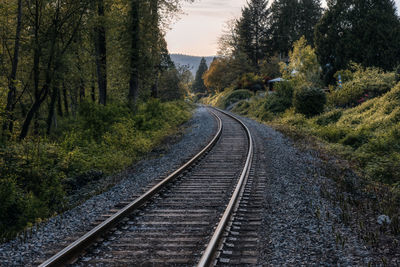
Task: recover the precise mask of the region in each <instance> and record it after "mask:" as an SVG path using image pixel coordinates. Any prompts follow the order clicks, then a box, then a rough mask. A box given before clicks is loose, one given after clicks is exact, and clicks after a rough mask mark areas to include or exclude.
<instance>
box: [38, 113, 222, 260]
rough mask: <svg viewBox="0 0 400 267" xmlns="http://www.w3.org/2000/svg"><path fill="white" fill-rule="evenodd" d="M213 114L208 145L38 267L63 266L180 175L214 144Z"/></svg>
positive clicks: (220, 130) (220, 126)
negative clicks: (212, 132)
mask: <svg viewBox="0 0 400 267" xmlns="http://www.w3.org/2000/svg"><path fill="white" fill-rule="evenodd" d="M211 113H212V114H213V116H214V117H215V118H216V120H217V122H218V130H217V133H216V135H215V136H214V138H213V139H212V140H211V141H210V142H209V143H208V145H207V146H206V147H205V148H203V149H202V150H201V151H200V152H199V153H198V154H196V155H195V156H194V157H193V158H192V159H190V160H189V161H188V162H186V163H185V164H184V165H183V166H181V167H180V168H179V169H178V170H176V171H175V172H173V173H172V174H170V175H169V176H168V177H167V178H165V179H164V180H162V181H161V182H160V183H158V184H157V185H155V186H154V187H152V188H151V189H150V190H148V191H147V192H146V193H145V194H143V195H142V196H140V197H139V198H137V199H135V200H134V201H133V202H131V203H130V204H128V205H127V206H125V207H124V208H122V209H121V210H119V211H118V212H117V213H115V214H114V215H112V216H111V217H110V218H108V219H107V220H105V221H104V222H102V223H101V224H99V225H98V226H96V227H95V228H93V229H92V230H91V231H89V232H88V233H86V234H85V235H83V236H82V237H80V238H79V239H77V240H76V241H74V242H73V243H71V244H70V245H68V246H67V247H65V248H64V249H63V250H61V251H60V252H58V253H57V254H55V255H54V256H52V257H51V258H50V259H48V260H46V261H45V262H43V263H42V264H41V265H39V267H49V266H63V265H66V264H68V263H70V262H71V261H72V260H73V259H75V258H76V257H78V256H79V255H80V254H81V253H82V251H83V250H84V249H85V248H87V247H88V246H90V245H91V244H92V243H94V242H95V241H96V239H97V238H99V237H100V236H101V235H102V234H104V233H105V232H107V230H109V229H110V228H112V227H113V226H114V225H116V224H117V223H118V222H120V221H121V220H122V219H123V218H124V217H126V216H127V215H128V214H129V213H131V212H132V211H134V210H136V209H138V208H140V207H141V206H142V205H143V204H144V203H146V202H147V201H148V200H149V199H151V198H152V197H153V196H154V195H156V194H157V193H158V192H160V191H161V190H162V189H163V188H164V187H165V186H166V185H167V184H169V183H170V182H172V181H173V180H174V179H176V178H177V177H178V176H179V175H181V174H182V173H183V172H184V171H186V170H187V169H189V168H190V167H191V165H192V164H193V163H194V162H195V161H197V160H198V159H199V158H200V157H201V156H203V155H204V154H205V153H206V152H207V151H208V150H209V149H210V148H211V147H212V146H214V145H215V144H216V142H217V141H218V139H219V138H220V136H221V134H222V127H223V125H222V120H221V118H219V117H218V115H217V114H216V113H215V112H213V111H211Z"/></svg>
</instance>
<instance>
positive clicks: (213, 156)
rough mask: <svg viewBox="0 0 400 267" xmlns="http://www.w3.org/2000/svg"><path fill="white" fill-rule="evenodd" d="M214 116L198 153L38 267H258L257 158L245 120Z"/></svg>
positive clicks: (261, 181) (259, 204)
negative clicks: (255, 266) (212, 130)
mask: <svg viewBox="0 0 400 267" xmlns="http://www.w3.org/2000/svg"><path fill="white" fill-rule="evenodd" d="M211 112H212V113H213V115H214V116H215V118H216V120H217V121H218V130H217V133H216V135H215V137H214V138H213V140H212V141H211V142H210V143H209V144H208V145H207V146H206V147H205V148H204V149H203V150H202V151H201V152H199V153H198V154H197V155H196V156H195V157H194V158H192V159H191V160H189V161H188V163H186V164H185V165H184V166H182V167H181V168H179V169H178V170H177V171H175V172H174V173H172V174H171V175H170V176H168V177H167V178H165V179H163V180H161V181H159V182H158V183H157V184H156V185H155V186H153V187H152V188H151V189H149V190H148V191H147V192H146V193H145V194H144V195H141V196H139V197H137V198H136V199H134V200H133V201H131V202H129V203H122V204H121V205H119V206H123V207H122V208H121V209H114V210H113V211H110V212H109V213H112V214H107V215H105V216H104V219H105V220H104V221H99V224H98V225H97V226H96V227H94V228H93V229H92V230H91V231H89V232H87V233H85V234H83V236H82V237H80V238H79V239H77V240H75V241H74V242H72V243H71V244H70V245H68V246H66V247H65V248H64V249H62V250H61V251H59V252H57V253H56V254H55V255H54V256H52V257H51V258H49V259H48V260H46V261H45V262H43V263H42V264H41V265H40V266H42V267H44V266H60V265H70V264H71V265H74V266H121V265H123V266H128V265H129V266H143V265H146V266H148V265H150V266H153V265H184V266H193V265H197V266H210V265H214V264H217V265H227V264H228V265H230V264H257V259H258V255H257V248H258V237H257V233H258V232H257V231H258V230H257V229H258V228H259V227H260V225H261V222H262V219H261V209H262V206H263V203H262V202H263V197H262V191H263V188H264V187H265V184H264V183H265V181H264V179H262V176H263V174H260V173H257V171H256V169H257V165H258V164H259V163H260V158H259V156H258V155H255V153H254V147H253V143H254V142H253V139H252V136H251V133H250V131H249V129H248V128H247V127H246V126H245V125H244V124H243V123H242V122H241V121H240V120H238V119H236V118H234V117H232V116H230V115H228V114H226V113H223V112H222V111H217V110H213V111H211ZM253 161H254V162H253Z"/></svg>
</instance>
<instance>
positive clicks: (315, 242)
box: [242, 118, 372, 266]
mask: <svg viewBox="0 0 400 267" xmlns="http://www.w3.org/2000/svg"><path fill="white" fill-rule="evenodd" d="M242 119H243V121H244V122H245V123H246V124H247V126H248V127H249V128H250V131H251V132H252V134H253V137H254V138H255V139H261V142H260V143H262V144H263V145H264V151H265V158H266V162H265V164H264V166H263V167H264V168H265V172H266V174H267V175H266V179H267V189H266V192H265V198H266V201H265V202H266V203H267V206H266V207H265V210H264V212H265V214H264V219H263V221H264V223H263V227H262V230H261V231H262V233H261V234H260V235H261V240H262V241H261V246H260V249H261V250H262V251H260V255H261V256H260V261H261V264H262V265H265V266H283V265H284V266H287V265H290V266H304V265H307V266H309V265H313V266H337V265H339V266H365V265H368V263H369V262H370V261H371V260H372V259H371V256H370V253H369V251H368V249H367V248H366V246H365V245H364V244H363V242H362V241H361V240H360V239H359V237H358V235H357V234H356V233H353V232H352V230H351V229H350V228H349V227H348V226H346V225H345V224H343V223H342V222H341V219H340V217H341V210H340V208H338V207H336V205H335V204H333V203H332V202H330V201H328V200H326V199H325V198H324V197H322V196H321V188H322V187H323V188H324V190H330V191H334V190H336V188H335V187H336V185H335V184H334V182H333V181H332V180H331V179H329V178H327V177H325V176H324V175H323V169H322V168H320V167H321V161H320V159H318V157H317V156H316V155H314V154H313V153H312V152H311V151H300V150H298V149H297V148H295V146H294V144H293V143H292V142H291V141H290V140H289V139H288V138H286V137H285V136H284V135H283V134H281V133H279V132H277V131H276V130H274V129H272V128H270V127H268V126H265V125H262V124H259V123H257V122H255V121H254V120H250V119H247V118H242Z"/></svg>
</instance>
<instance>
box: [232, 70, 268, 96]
mask: <svg viewBox="0 0 400 267" xmlns="http://www.w3.org/2000/svg"><path fill="white" fill-rule="evenodd" d="M236 89H247V90H250V91H253V92H257V91H260V90H265V88H264V80H263V78H262V77H261V76H258V75H256V74H253V73H245V74H243V75H242V76H241V77H240V79H239V80H238V82H237V84H236Z"/></svg>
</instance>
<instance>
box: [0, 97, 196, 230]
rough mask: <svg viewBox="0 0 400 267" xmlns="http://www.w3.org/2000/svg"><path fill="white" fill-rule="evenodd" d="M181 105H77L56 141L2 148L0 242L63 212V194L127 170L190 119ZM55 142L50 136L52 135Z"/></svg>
mask: <svg viewBox="0 0 400 267" xmlns="http://www.w3.org/2000/svg"><path fill="white" fill-rule="evenodd" d="M190 115H191V113H190V105H189V104H187V103H184V102H183V101H174V102H166V103H162V102H160V101H159V100H154V99H153V100H150V101H148V102H146V103H141V104H139V105H138V107H137V109H136V111H135V114H133V113H132V112H131V110H130V109H129V108H127V106H126V105H124V104H122V103H119V105H118V104H117V103H116V104H113V103H110V105H108V106H106V107H104V106H100V105H98V104H95V103H90V102H88V103H84V104H82V105H81V108H80V110H79V114H78V116H77V117H76V118H75V119H70V120H63V121H62V123H63V124H64V125H62V127H60V128H62V129H63V131H62V132H61V131H60V132H58V133H59V134H58V135H57V136H54V139H47V138H45V139H27V140H25V141H23V142H15V141H8V142H7V143H6V144H5V145H4V146H0V238H1V236H3V237H12V235H14V234H15V233H17V232H18V231H21V230H22V229H24V228H26V227H29V226H31V225H32V224H33V223H35V222H36V221H40V220H41V219H44V218H48V217H50V216H53V215H54V213H58V212H61V211H63V210H64V209H65V200H66V198H65V195H66V193H69V194H71V193H74V191H76V190H79V188H80V187H81V186H84V185H86V184H88V183H91V182H95V181H96V180H98V179H101V178H102V177H103V175H109V174H113V173H116V172H118V171H120V170H122V169H123V168H126V167H128V166H129V165H131V164H132V163H134V162H135V161H136V160H138V159H140V157H141V156H142V155H143V154H145V153H147V152H149V151H151V150H152V149H153V148H154V147H155V146H157V145H159V144H160V142H161V141H162V140H163V138H165V137H166V136H167V135H168V134H171V133H173V132H174V131H175V130H176V129H177V126H179V125H180V124H182V123H184V122H185V121H187V120H188V119H189V118H190ZM51 137H53V136H51Z"/></svg>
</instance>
